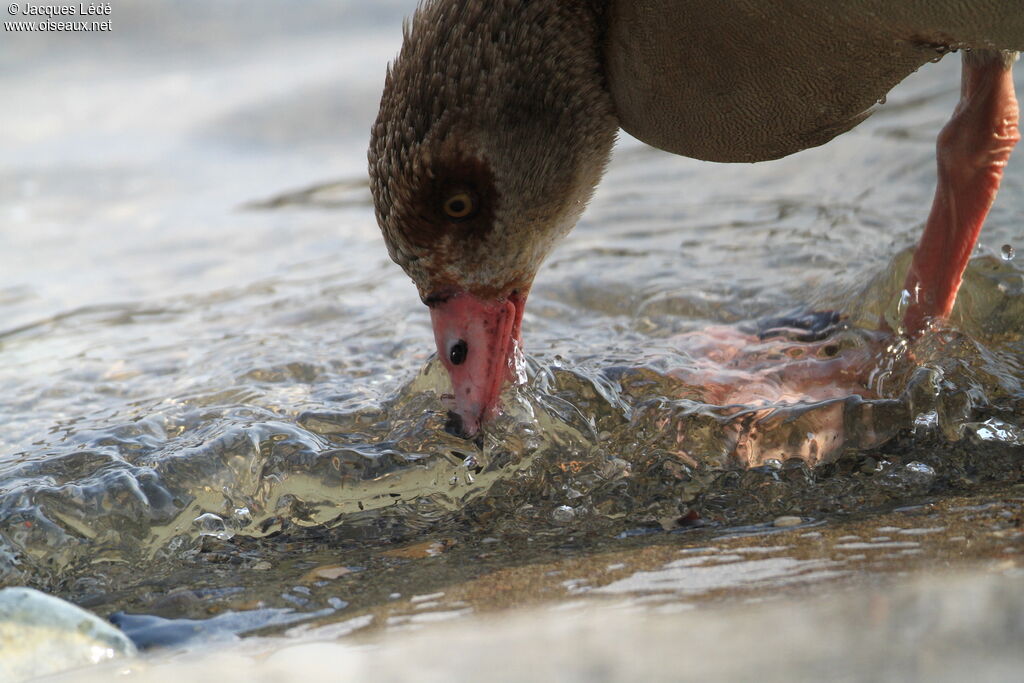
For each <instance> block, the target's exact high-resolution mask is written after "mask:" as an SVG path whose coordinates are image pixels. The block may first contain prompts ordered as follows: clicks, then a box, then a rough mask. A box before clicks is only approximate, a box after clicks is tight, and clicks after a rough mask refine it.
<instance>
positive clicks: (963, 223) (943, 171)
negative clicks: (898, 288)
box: [903, 50, 1020, 336]
mask: <svg viewBox="0 0 1024 683" xmlns="http://www.w3.org/2000/svg"><path fill="white" fill-rule="evenodd" d="M1011 63H1012V62H1011V59H1010V53H1000V52H996V51H991V50H974V51H972V52H965V53H964V55H963V72H962V76H961V85H960V102H959V103H958V104H957V106H956V110H955V111H954V112H953V117H952V118H951V119H950V121H949V123H947V124H946V126H945V127H944V128H943V129H942V132H941V133H939V139H938V150H937V154H936V156H937V158H938V186H937V187H936V189H935V200H934V201H933V202H932V210H931V213H930V214H929V215H928V223H927V224H926V225H925V229H924V234H923V235H922V236H921V242H920V244H918V246H917V250H916V251H915V252H914V260H913V263H912V264H911V266H910V270H909V272H908V273H907V280H906V283H905V284H904V286H903V287H904V289H905V290H906V291H907V292H909V294H910V302H909V307H908V308H907V310H906V313H905V314H904V317H903V327H904V329H905V331H906V333H907V334H909V335H911V336H917V335H919V334H920V333H921V332H923V331H924V330H925V328H926V327H927V325H928V321H929V319H931V318H945V317H946V316H948V315H949V313H950V311H952V310H953V302H954V301H956V293H957V290H958V289H960V282H961V280H962V279H963V274H964V269H965V268H967V260H968V259H969V258H970V256H971V251H973V250H974V243H975V242H976V241H977V240H978V235H979V234H980V233H981V226H982V223H984V222H985V217H986V216H987V215H988V210H989V208H990V207H991V206H992V202H993V200H994V199H995V197H996V192H997V191H998V190H999V182H1000V180H1001V179H1002V177H1003V168H1004V167H1005V166H1006V162H1007V160H1009V158H1010V152H1011V151H1012V150H1013V146H1014V145H1015V144H1017V141H1018V140H1020V131H1019V130H1018V117H1019V111H1018V108H1017V98H1016V97H1015V95H1014V91H1013V74H1012V71H1011V69H1010V66H1011Z"/></svg>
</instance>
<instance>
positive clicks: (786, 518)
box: [772, 515, 804, 527]
mask: <svg viewBox="0 0 1024 683" xmlns="http://www.w3.org/2000/svg"><path fill="white" fill-rule="evenodd" d="M803 521H804V520H802V519H800V518H799V517H794V516H792V515H783V516H782V517H776V518H775V521H774V522H772V526H777V527H786V526H797V525H798V524H803Z"/></svg>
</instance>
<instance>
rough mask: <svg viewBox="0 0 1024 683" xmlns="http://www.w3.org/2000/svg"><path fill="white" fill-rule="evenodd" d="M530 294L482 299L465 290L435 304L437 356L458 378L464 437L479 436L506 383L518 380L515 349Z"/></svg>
mask: <svg viewBox="0 0 1024 683" xmlns="http://www.w3.org/2000/svg"><path fill="white" fill-rule="evenodd" d="M525 306H526V295H525V294H520V293H513V294H512V295H510V296H509V297H508V298H504V299H493V300H482V299H478V298H477V297H475V296H473V295H472V294H469V293H467V292H459V293H458V294H455V295H453V296H451V297H449V298H448V299H445V300H444V301H440V302H437V303H434V304H432V305H431V306H430V321H431V323H432V324H433V326H434V340H435V341H436V342H437V355H438V357H440V358H441V362H442V363H444V366H445V368H447V370H448V375H449V376H450V377H451V380H452V388H453V389H454V393H455V413H456V414H457V415H458V416H459V418H461V422H462V424H461V429H458V428H456V431H459V432H461V433H462V435H463V436H473V435H474V434H476V433H477V431H479V429H480V425H481V424H483V423H484V422H485V421H487V420H488V419H489V418H491V417H493V416H494V414H495V413H496V412H497V410H498V397H499V396H500V395H501V388H502V386H504V384H505V380H513V379H514V378H515V349H516V344H517V343H518V342H519V330H520V327H521V325H522V322H523V309H524V308H525Z"/></svg>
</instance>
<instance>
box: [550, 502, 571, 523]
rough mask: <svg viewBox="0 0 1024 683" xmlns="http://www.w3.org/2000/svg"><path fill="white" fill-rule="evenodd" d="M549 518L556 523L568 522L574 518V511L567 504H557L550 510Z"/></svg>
mask: <svg viewBox="0 0 1024 683" xmlns="http://www.w3.org/2000/svg"><path fill="white" fill-rule="evenodd" d="M551 519H552V521H554V522H555V523H556V524H569V523H570V522H572V521H573V520H574V519H576V511H575V510H573V509H572V508H571V507H569V506H568V505H559V506H558V507H556V508H555V509H554V510H552V511H551Z"/></svg>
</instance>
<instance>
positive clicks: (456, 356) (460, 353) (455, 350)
mask: <svg viewBox="0 0 1024 683" xmlns="http://www.w3.org/2000/svg"><path fill="white" fill-rule="evenodd" d="M468 353H469V345H468V344H467V343H466V342H465V341H463V340H462V339H460V340H459V341H457V342H455V343H454V344H452V348H451V350H450V351H448V360H450V361H451V362H452V365H462V364H463V363H465V362H466V354H468Z"/></svg>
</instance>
